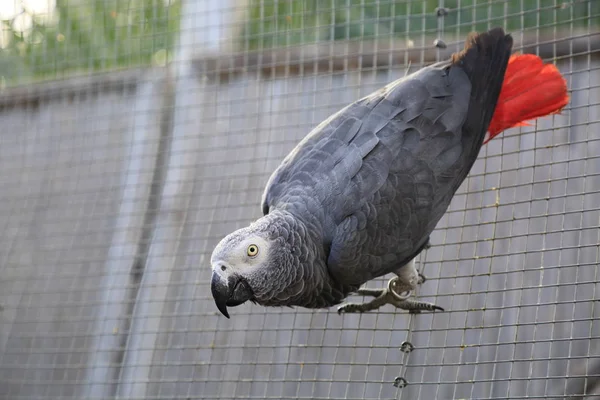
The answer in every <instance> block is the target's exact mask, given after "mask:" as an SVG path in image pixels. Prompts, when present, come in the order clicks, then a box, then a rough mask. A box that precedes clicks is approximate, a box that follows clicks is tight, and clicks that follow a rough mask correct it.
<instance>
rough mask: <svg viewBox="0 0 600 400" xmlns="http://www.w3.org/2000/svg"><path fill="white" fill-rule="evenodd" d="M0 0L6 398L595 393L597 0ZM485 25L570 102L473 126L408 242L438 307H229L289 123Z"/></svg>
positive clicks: (599, 172)
mask: <svg viewBox="0 0 600 400" xmlns="http://www.w3.org/2000/svg"><path fill="white" fill-rule="evenodd" d="M5 3H6V4H10V3H13V0H10V1H8V2H5ZM38 3H39V4H38ZM2 7H3V6H0V19H2V20H5V21H6V22H4V23H3V25H2V32H3V35H4V36H3V38H2V39H1V40H0V86H1V90H0V126H1V127H2V130H1V132H0V187H1V188H2V190H1V191H0V398H1V399H7V400H8V399H10V400H20V399H49V398H51V399H113V398H127V399H288V398H290V399H291V398H298V399H392V398H394V399H432V398H436V399H465V398H469V399H506V398H510V399H521V398H523V399H524V398H544V399H546V398H556V399H559V398H563V399H576V398H577V399H592V398H594V396H598V393H599V391H598V376H599V369H598V366H599V365H600V364H599V363H600V353H599V349H600V348H599V345H600V336H599V334H598V332H600V330H599V328H600V325H599V323H598V322H597V321H598V320H599V319H598V317H599V314H598V313H599V309H598V307H597V306H596V301H597V299H598V297H599V295H598V294H597V287H598V283H599V280H598V275H597V269H598V263H599V259H600V236H599V235H600V229H599V228H600V206H599V204H600V136H598V132H600V73H599V71H600V57H599V56H600V33H599V29H600V22H599V21H600V3H599V2H596V1H592V0H590V1H584V0H574V1H567V2H564V1H558V0H519V1H512V0H510V1H509V0H499V1H482V0H439V1H438V0H436V1H419V2H417V1H391V0H331V1H323V2H319V1H313V0H203V1H200V0H187V1H182V2H178V1H169V2H165V1H162V0H160V1H159V0H128V1H127V2H125V1H116V0H113V1H99V0H80V1H75V0H70V1H68V2H66V1H58V0H57V1H51V0H48V1H46V0H44V1H40V2H35V1H17V0H14V7H12V5H11V6H4V7H5V8H2ZM180 10H181V11H180ZM40 14H45V15H47V16H43V15H40ZM48 15H49V16H48ZM493 26H502V27H504V28H505V29H506V30H507V31H509V32H510V33H511V34H512V35H513V37H514V39H515V49H516V50H520V51H525V52H532V53H536V54H539V55H540V56H541V57H542V58H544V59H545V60H546V61H550V62H555V63H556V64H557V66H558V67H559V69H560V70H561V72H562V73H563V75H564V76H565V78H566V79H567V82H568V87H569V89H570V96H571V102H570V104H569V106H568V107H567V108H566V109H565V110H564V112H563V113H561V114H559V115H554V116H551V117H546V118H543V119H540V120H538V121H537V122H535V123H534V124H533V125H532V126H527V127H521V128H518V129H511V130H509V131H507V132H505V133H503V134H502V135H501V136H500V137H499V138H496V139H494V140H493V141H491V142H490V143H489V144H487V145H486V146H485V147H484V148H483V149H482V151H481V154H480V156H479V158H478V160H477V162H476V163H475V165H474V167H473V169H472V171H471V173H470V174H469V178H468V179H467V180H466V181H465V183H464V184H463V185H462V187H461V188H460V189H459V192H458V193H457V194H456V196H455V198H454V199H453V202H452V205H451V207H450V209H449V210H448V212H447V213H446V215H445V216H444V218H443V219H442V221H441V222H440V223H439V225H438V227H437V228H436V230H435V232H434V234H433V235H432V237H431V242H432V247H431V248H430V249H429V250H427V251H426V252H424V253H422V254H421V255H420V257H419V263H418V268H419V269H420V270H421V271H423V272H424V273H425V275H426V276H427V277H428V280H427V282H426V283H425V284H424V285H422V287H420V288H419V290H418V293H417V294H418V297H419V298H422V299H423V300H426V301H433V302H435V303H436V304H440V305H442V306H443V307H444V308H445V309H446V311H445V312H443V313H435V314H427V313H423V314H420V315H408V314H406V313H404V312H400V311H397V310H395V309H393V308H391V307H390V306H386V307H384V308H382V309H381V310H379V311H376V312H370V313H366V314H361V315H344V316H340V315H338V314H337V313H336V312H335V311H334V310H307V309H273V308H264V307H260V306H257V305H251V304H246V305H243V306H240V307H236V308H234V309H232V310H231V314H232V319H231V320H226V319H224V318H223V317H222V316H221V315H220V314H218V312H217V310H216V308H215V306H214V303H213V300H212V297H211V295H210V288H209V279H210V268H209V260H210V254H211V252H212V249H213V248H214V246H215V245H216V243H217V242H218V241H219V240H220V239H221V238H222V237H223V236H224V235H226V234H228V233H230V232H231V231H233V230H235V229H237V228H239V227H242V226H244V225H246V224H248V223H249V222H251V221H252V220H254V219H255V218H257V217H259V216H260V206H259V201H260V196H261V194H262V190H263V188H264V185H265V183H266V181H267V179H268V177H269V175H270V173H271V172H272V171H273V170H274V169H275V168H276V167H277V166H278V165H279V163H280V162H281V160H282V159H283V157H284V156H285V155H286V154H287V153H288V152H289V151H290V150H291V149H292V148H293V147H294V146H295V144H296V143H297V142H298V141H299V140H300V139H302V138H303V137H304V136H305V135H306V134H307V133H308V132H309V131H310V130H311V129H312V128H313V127H314V126H316V125H317V124H318V123H319V122H321V121H322V120H324V119H325V118H327V117H328V116H329V115H330V114H331V113H333V112H335V111H337V110H338V109H340V108H341V107H343V106H345V105H346V104H348V103H350V102H352V101H354V100H356V99H358V98H359V97H361V96H363V95H366V94H368V93H370V92H372V91H374V90H376V89H378V88H380V87H381V86H383V85H385V84H386V83H388V82H390V81H392V80H394V79H397V78H399V77H401V76H403V75H404V74H406V73H410V72H413V71H415V70H417V69H419V68H421V67H422V66H424V65H427V64H429V63H431V62H434V61H436V60H440V59H445V58H447V57H448V55H449V54H450V53H451V52H453V51H455V50H456V49H457V48H459V47H460V46H461V41H462V40H463V39H464V36H465V35H466V33H467V32H469V31H471V30H483V29H487V28H490V27H493ZM40 80H41V81H44V82H42V83H40V82H37V81H40ZM388 278H389V277H382V278H381V279H377V280H375V281H372V282H369V283H368V285H367V286H368V287H372V288H378V287H382V286H383V285H385V282H386V281H387V279H388Z"/></svg>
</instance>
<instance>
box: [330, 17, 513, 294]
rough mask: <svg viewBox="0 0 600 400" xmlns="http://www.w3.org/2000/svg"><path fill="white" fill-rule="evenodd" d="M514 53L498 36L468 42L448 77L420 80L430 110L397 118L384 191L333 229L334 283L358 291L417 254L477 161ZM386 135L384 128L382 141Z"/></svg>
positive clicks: (499, 33)
mask: <svg viewBox="0 0 600 400" xmlns="http://www.w3.org/2000/svg"><path fill="white" fill-rule="evenodd" d="M511 46H512V39H511V38H510V36H506V35H504V32H503V31H502V30H501V29H497V30H492V31H490V33H489V34H483V35H478V36H471V37H470V38H469V39H468V40H467V44H466V49H465V51H463V52H461V53H459V54H458V55H455V56H454V57H453V63H452V66H451V67H450V68H448V69H446V71H448V75H447V78H440V77H436V73H437V71H435V70H432V71H427V72H425V73H423V74H418V76H417V77H416V79H419V80H421V82H422V83H423V84H424V85H425V88H426V89H427V90H428V92H429V96H430V97H429V99H428V100H427V101H426V102H427V104H428V106H426V107H423V108H421V113H420V114H419V115H418V116H416V117H414V118H411V119H403V118H402V115H403V114H400V115H399V117H400V119H401V121H402V122H404V123H405V124H407V125H408V126H409V127H408V128H407V129H405V130H404V131H403V133H402V136H405V137H406V138H405V139H404V142H403V143H404V144H403V146H402V148H401V149H400V150H399V152H398V153H397V158H396V159H395V160H394V162H393V163H392V164H391V165H390V168H389V169H388V171H387V172H388V177H387V180H386V182H385V184H384V185H383V186H381V188H380V189H379V190H378V191H376V192H375V193H374V195H373V196H372V197H370V198H369V199H368V200H367V201H366V202H365V203H364V204H363V205H362V206H361V208H360V209H358V210H356V211H355V212H354V213H352V214H349V215H348V216H347V217H346V218H345V219H344V221H342V222H341V223H340V224H339V225H338V226H337V230H336V233H335V235H334V240H333V242H332V245H331V248H330V252H329V258H328V268H329V272H330V273H331V274H332V276H334V277H335V279H336V280H337V281H338V282H344V283H345V284H349V285H359V284H361V283H364V282H366V281H369V280H371V279H373V278H375V277H378V276H381V275H384V274H387V273H389V272H392V271H398V270H399V269H400V268H401V267H403V266H404V265H406V263H408V262H409V261H410V260H412V259H413V258H414V257H415V256H416V255H418V254H419V252H420V251H421V250H422V248H423V246H424V245H425V243H426V242H427V240H428V237H429V235H430V234H431V232H432V231H433V229H434V228H435V226H436V225H437V223H438V222H439V220H440V219H441V218H442V216H443V214H444V213H445V212H446V210H447V208H448V206H449V205H450V202H451V200H452V197H453V196H454V193H455V192H456V190H457V189H458V187H459V186H460V185H461V184H462V182H463V181H464V179H465V178H466V176H467V174H468V173H469V170H470V169H471V167H472V165H473V163H474V162H475V160H476V159H477V155H478V154H479V150H480V148H481V146H482V143H483V139H484V136H485V132H486V130H487V128H488V125H489V123H490V120H491V119H492V115H493V113H494V109H495V105H496V101H497V99H498V95H499V93H500V89H501V86H502V82H503V79H504V71H505V69H506V65H507V62H508V58H509V56H510V51H511ZM422 95H423V93H421V94H420V96H422ZM394 122H395V121H394ZM414 132H418V135H417V134H416V133H414ZM386 134H388V131H387V127H386V128H384V130H383V131H382V132H381V133H379V136H380V137H382V138H383V137H385V136H386ZM389 134H391V132H389ZM411 135H414V141H413V140H409V139H408V136H411ZM419 140H420V141H419ZM415 142H418V143H415ZM369 157H370V156H369ZM367 158H368V157H367Z"/></svg>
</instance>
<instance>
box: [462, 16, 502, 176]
mask: <svg viewBox="0 0 600 400" xmlns="http://www.w3.org/2000/svg"><path fill="white" fill-rule="evenodd" d="M512 45H513V40H512V37H511V36H510V35H507V34H505V33H504V30H503V29H502V28H494V29H490V30H489V31H488V32H482V33H471V34H470V35H469V36H468V37H467V40H466V41H465V48H464V50H462V51H461V52H459V53H456V54H453V55H452V65H453V66H454V67H458V68H461V69H462V70H463V71H464V72H465V73H466V75H467V76H468V78H469V81H470V82H471V97H470V99H469V108H468V111H467V117H466V119H465V122H464V124H463V129H462V135H463V143H469V146H470V148H469V149H464V150H466V151H468V152H472V153H473V154H474V155H475V157H472V158H473V160H474V159H475V158H476V155H477V154H478V153H479V150H480V148H481V144H482V142H483V140H484V136H485V135H486V132H487V130H488V127H489V125H490V122H491V121H492V116H493V115H494V110H495V108H496V104H499V102H498V99H499V98H500V92H501V90H502V89H503V86H502V84H503V82H504V77H505V71H506V70H507V65H508V60H509V58H510V53H511V52H512ZM469 169H470V167H469ZM465 171H468V169H466V170H465Z"/></svg>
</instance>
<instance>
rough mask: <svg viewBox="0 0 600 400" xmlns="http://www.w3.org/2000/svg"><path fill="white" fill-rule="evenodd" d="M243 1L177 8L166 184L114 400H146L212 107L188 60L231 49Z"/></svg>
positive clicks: (202, 0)
mask: <svg viewBox="0 0 600 400" xmlns="http://www.w3.org/2000/svg"><path fill="white" fill-rule="evenodd" d="M245 3H246V0H243V1H239V0H237V1H236V0H187V1H184V2H183V4H182V20H181V33H180V38H179V44H178V47H177V54H176V55H175V60H176V61H175V64H174V71H175V75H176V76H175V79H176V80H175V93H174V114H173V127H172V137H171V144H170V148H169V149H168V150H167V151H169V155H168V156H167V157H166V162H165V165H164V168H165V169H166V171H165V174H164V176H165V179H164V183H163V186H162V190H161V196H160V206H159V210H158V214H157V215H156V219H155V224H154V229H153V232H152V238H151V243H150V248H149V251H148V257H147V260H146V264H145V267H144V271H143V275H142V278H141V283H140V288H139V291H138V294H137V298H136V300H135V306H134V309H133V315H132V322H131V329H130V333H129V337H128V339H127V345H126V349H125V354H124V358H123V365H122V370H121V375H120V379H119V386H118V389H117V397H119V398H145V397H146V396H147V395H148V385H149V383H150V382H151V380H150V373H151V368H152V364H153V353H154V351H153V349H154V348H155V347H156V344H157V341H158V338H159V334H160V324H161V319H162V317H161V315H160V314H161V311H162V309H163V307H164V304H165V303H166V301H167V297H168V291H169V288H168V285H169V282H170V281H171V274H172V272H173V269H174V268H175V267H176V265H175V263H176V258H177V253H178V250H179V238H180V236H181V234H182V230H183V226H184V223H185V219H186V217H187V211H188V207H189V202H190V200H191V197H192V192H193V182H194V173H195V168H194V166H195V163H196V157H197V153H198V150H199V149H200V137H199V135H195V134H194V133H195V132H196V130H197V129H200V126H201V122H202V118H203V113H202V109H201V107H199V105H202V104H206V103H209V102H210V101H213V99H212V98H211V97H212V96H214V93H213V90H210V89H209V88H208V87H207V85H206V83H204V82H202V81H201V79H199V78H198V76H196V74H195V73H194V72H193V69H192V63H191V61H192V59H193V58H194V56H195V55H196V54H197V53H200V52H214V53H216V52H219V51H223V50H228V48H231V47H232V46H233V40H232V39H233V36H234V35H235V31H233V30H232V29H235V23H232V22H233V21H235V20H236V18H239V13H240V11H241V10H244V9H245V7H244V4H245Z"/></svg>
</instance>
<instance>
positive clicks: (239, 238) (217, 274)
mask: <svg viewBox="0 0 600 400" xmlns="http://www.w3.org/2000/svg"><path fill="white" fill-rule="evenodd" d="M267 219H268V218H265V217H263V218H261V219H259V220H258V221H256V222H255V223H253V224H252V225H250V226H248V227H245V228H242V229H239V230H237V231H235V232H233V233H231V234H229V235H227V236H226V237H224V238H223V239H222V240H221V241H220V242H219V244H218V245H217V246H216V247H215V249H214V250H213V253H212V257H211V260H210V262H211V267H212V279H211V292H212V296H213V298H214V300H215V304H216V305H217V308H218V309H219V311H221V313H222V314H223V315H224V316H226V317H227V318H229V313H228V312H227V307H235V306H238V305H240V304H243V303H245V302H246V301H252V302H254V303H258V304H261V305H287V304H286V301H287V300H288V299H289V297H290V295H291V294H292V293H293V292H294V287H295V286H296V284H297V282H296V278H297V277H298V275H300V276H302V274H296V273H290V271H293V270H294V268H293V264H294V263H295V261H294V259H295V258H296V257H294V251H293V250H292V249H291V247H290V243H289V241H288V240H285V237H284V236H282V235H278V234H277V233H276V232H275V231H274V229H275V226H276V225H277V221H268V220H267Z"/></svg>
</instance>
